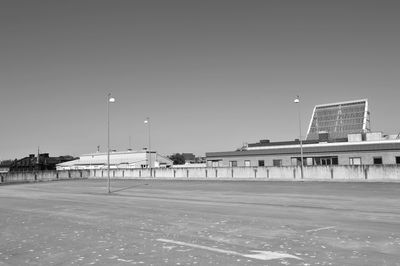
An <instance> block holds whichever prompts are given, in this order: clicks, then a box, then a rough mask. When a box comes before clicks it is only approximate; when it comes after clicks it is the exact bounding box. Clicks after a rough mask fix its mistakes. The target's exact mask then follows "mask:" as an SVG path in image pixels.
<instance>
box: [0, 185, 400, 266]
mask: <svg viewBox="0 0 400 266" xmlns="http://www.w3.org/2000/svg"><path fill="white" fill-rule="evenodd" d="M112 188H113V193H112V194H110V195H108V194H107V193H106V181H104V180H78V181H57V182H48V183H35V184H18V185H2V186H0V265H52V264H54V265H400V184H399V183H389V184H384V183H328V182H255V181H250V182H227V181H224V182H220V181H211V182H210V181H209V182H205V181H154V180H140V181H135V180H125V181H113V182H112Z"/></svg>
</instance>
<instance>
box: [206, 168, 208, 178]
mask: <svg viewBox="0 0 400 266" xmlns="http://www.w3.org/2000/svg"><path fill="white" fill-rule="evenodd" d="M207 176H208V170H207V169H206V178H207Z"/></svg>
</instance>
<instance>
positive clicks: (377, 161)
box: [374, 157, 382, 164]
mask: <svg viewBox="0 0 400 266" xmlns="http://www.w3.org/2000/svg"><path fill="white" fill-rule="evenodd" d="M374 164H382V157H374Z"/></svg>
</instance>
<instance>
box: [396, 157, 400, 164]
mask: <svg viewBox="0 0 400 266" xmlns="http://www.w3.org/2000/svg"><path fill="white" fill-rule="evenodd" d="M396 164H400V156H399V157H396Z"/></svg>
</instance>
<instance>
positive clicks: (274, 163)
mask: <svg viewBox="0 0 400 266" xmlns="http://www.w3.org/2000/svg"><path fill="white" fill-rule="evenodd" d="M272 165H273V166H282V160H272Z"/></svg>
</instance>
